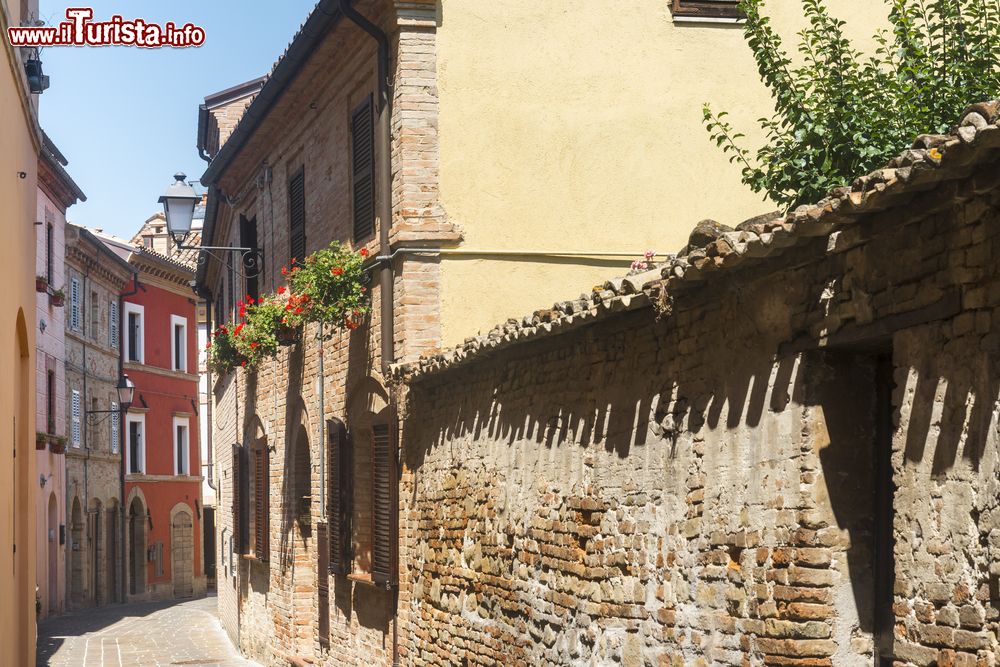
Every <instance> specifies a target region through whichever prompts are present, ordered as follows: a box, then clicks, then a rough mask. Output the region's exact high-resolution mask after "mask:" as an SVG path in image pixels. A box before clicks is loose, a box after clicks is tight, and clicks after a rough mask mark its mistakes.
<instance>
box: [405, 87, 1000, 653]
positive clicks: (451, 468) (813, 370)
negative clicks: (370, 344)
mask: <svg viewBox="0 0 1000 667" xmlns="http://www.w3.org/2000/svg"><path fill="white" fill-rule="evenodd" d="M997 118H998V104H997V103H990V104H985V105H977V106H975V107H972V108H971V109H970V110H969V111H968V112H967V113H966V114H965V115H964V116H963V120H962V123H961V124H960V126H959V127H958V128H956V130H955V132H954V134H952V135H945V136H924V137H921V138H920V139H919V140H918V142H917V143H916V144H915V146H914V148H913V149H911V150H909V151H906V152H905V153H904V154H903V155H901V156H900V158H898V159H897V160H894V161H893V162H892V163H891V164H890V165H889V167H888V168H887V169H885V170H882V171H880V172H877V173H876V174H872V175H870V176H867V177H864V178H861V179H859V180H858V181H857V182H856V183H854V184H853V185H852V186H851V187H850V188H845V189H842V190H840V191H837V192H835V193H833V195H832V196H831V198H830V199H828V200H825V201H823V202H820V203H819V204H818V205H817V206H814V207H803V208H802V209H800V210H797V211H795V212H793V213H792V214H790V215H788V216H785V217H777V216H775V217H774V219H769V220H764V221H761V220H754V221H749V222H748V223H747V224H744V225H741V226H740V227H739V228H738V229H735V230H733V229H729V228H726V227H723V226H718V225H703V226H700V232H704V231H706V229H708V230H712V229H714V231H710V232H709V233H707V234H695V235H692V243H691V245H690V246H689V247H688V248H686V249H685V250H684V251H683V252H682V253H681V255H680V256H677V257H670V258H668V260H667V261H666V262H665V263H664V264H662V265H659V266H656V267H653V268H652V270H650V271H648V272H646V273H639V274H636V275H632V276H630V277H627V278H625V279H624V280H617V281H610V282H609V283H607V284H605V285H603V286H598V287H597V288H595V290H594V291H593V292H592V293H591V294H589V295H586V294H585V295H582V296H581V298H580V299H578V300H575V301H568V302H563V303H559V304H556V305H555V306H554V307H553V308H552V309H551V310H541V311H537V312H536V313H534V314H533V315H531V316H528V317H526V318H524V319H523V320H511V321H509V322H507V323H505V324H503V325H501V326H498V327H497V328H496V329H494V330H493V331H491V332H489V334H487V335H486V336H482V337H479V338H474V339H469V340H468V341H467V342H466V343H465V344H464V345H463V346H461V347H459V348H456V349H455V350H451V351H448V352H445V353H442V354H439V355H435V356H433V357H430V358H428V359H426V360H423V361H421V362H420V363H418V364H413V365H411V366H407V367H403V368H400V377H403V378H405V379H406V380H407V381H408V386H409V389H408V400H407V403H406V410H405V414H404V416H403V433H404V437H403V448H404V451H403V453H402V457H403V462H404V472H403V475H402V488H401V490H400V494H399V497H400V502H401V504H402V518H401V525H400V533H401V542H402V546H401V572H402V577H403V582H402V592H401V597H402V599H403V600H404V601H405V606H406V608H405V611H404V612H403V613H405V615H406V618H407V619H408V622H407V623H406V624H405V625H404V626H403V630H404V633H403V637H404V639H403V647H402V653H403V656H402V662H403V664H410V665H453V664H483V665H487V664H500V663H502V664H508V665H517V664H520V665H541V664H560V665H571V664H573V665H575V664H594V665H603V664H623V665H628V666H634V665H651V664H652V665H699V664H702V665H708V664H712V665H720V664H731V665H803V666H805V665H813V666H819V665H861V664H867V665H870V664H873V662H874V663H875V664H882V665H890V664H891V665H898V666H903V665H969V666H971V665H982V666H985V665H995V664H997V651H998V649H1000V646H998V640H997V637H998V629H1000V627H998V621H1000V481H998V475H1000V467H998V466H1000V459H998V442H1000V441H998V432H997V429H998V426H1000V425H998V415H1000V403H998V390H1000V387H998V384H997V380H996V377H997V373H998V370H1000V368H998V366H1000V363H998V352H1000V333H998V330H997V327H1000V274H998V271H997V268H996V264H997V263H996V261H995V259H996V258H997V257H998V256H1000V190H998V189H997V188H998V185H1000V179H998V177H997V174H998V173H1000V172H998V165H1000V163H998V162H997V158H998V157H1000V154H998V150H997V149H998V148H1000V139H998V137H1000V128H998V127H997V126H996V121H997Z"/></svg>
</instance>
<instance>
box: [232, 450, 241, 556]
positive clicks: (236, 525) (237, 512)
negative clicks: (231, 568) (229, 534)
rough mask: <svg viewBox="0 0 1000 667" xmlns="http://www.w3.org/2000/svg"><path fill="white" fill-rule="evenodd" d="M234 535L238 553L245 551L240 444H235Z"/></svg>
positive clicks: (233, 483)
mask: <svg viewBox="0 0 1000 667" xmlns="http://www.w3.org/2000/svg"><path fill="white" fill-rule="evenodd" d="M232 473H233V481H232V487H233V494H232V495H233V498H232V503H233V535H234V536H235V537H236V553H243V550H242V549H241V548H240V523H241V521H240V446H239V445H235V444H234V445H233V459H232Z"/></svg>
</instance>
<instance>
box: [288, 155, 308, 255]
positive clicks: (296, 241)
mask: <svg viewBox="0 0 1000 667" xmlns="http://www.w3.org/2000/svg"><path fill="white" fill-rule="evenodd" d="M288 250H289V252H290V253H291V255H290V257H291V258H292V260H297V261H299V262H301V261H302V260H303V259H305V255H306V174H305V169H304V168H300V169H299V170H298V171H297V172H295V175H294V176H292V179H291V180H290V181H288Z"/></svg>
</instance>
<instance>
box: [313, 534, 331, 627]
mask: <svg viewBox="0 0 1000 667" xmlns="http://www.w3.org/2000/svg"><path fill="white" fill-rule="evenodd" d="M316 548H317V549H318V553H319V557H318V558H317V562H316V569H317V570H318V571H317V572H316V594H317V597H318V598H319V599H318V600H317V603H318V604H319V619H318V621H319V623H318V625H319V628H317V629H318V631H319V643H320V644H321V645H322V646H329V645H330V551H329V549H330V544H329V538H328V536H327V525H326V524H325V523H323V522H320V523H318V524H316Z"/></svg>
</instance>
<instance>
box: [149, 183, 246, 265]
mask: <svg viewBox="0 0 1000 667" xmlns="http://www.w3.org/2000/svg"><path fill="white" fill-rule="evenodd" d="M158 201H159V203H161V204H163V215H164V217H166V220H167V233H168V234H170V238H171V239H173V241H174V243H175V244H176V246H177V248H178V249H180V250H197V251H199V252H198V263H199V264H201V263H203V262H204V261H205V258H204V256H205V255H211V256H213V257H215V258H216V259H220V258H219V257H218V256H217V255H216V254H215V253H213V252H212V251H213V250H217V251H222V252H238V253H240V254H241V255H242V256H243V257H242V260H243V268H244V269H245V271H246V273H245V274H241V275H243V277H244V278H253V277H255V276H257V275H259V274H260V272H261V269H262V268H263V254H262V253H261V251H260V249H259V248H243V247H238V246H208V245H186V244H185V243H184V242H185V241H186V240H187V238H188V236H190V235H191V222H192V220H193V219H194V208H195V206H197V204H198V202H199V201H201V196H200V195H199V194H198V193H197V192H195V191H194V188H193V187H191V183H189V182H188V181H187V174H185V173H184V172H177V173H176V174H174V182H173V183H172V184H171V185H170V186H169V187H168V188H167V191H166V192H164V193H163V195H161V196H160V198H159V200H158ZM220 261H221V259H220Z"/></svg>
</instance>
